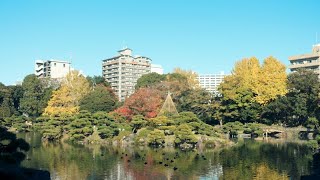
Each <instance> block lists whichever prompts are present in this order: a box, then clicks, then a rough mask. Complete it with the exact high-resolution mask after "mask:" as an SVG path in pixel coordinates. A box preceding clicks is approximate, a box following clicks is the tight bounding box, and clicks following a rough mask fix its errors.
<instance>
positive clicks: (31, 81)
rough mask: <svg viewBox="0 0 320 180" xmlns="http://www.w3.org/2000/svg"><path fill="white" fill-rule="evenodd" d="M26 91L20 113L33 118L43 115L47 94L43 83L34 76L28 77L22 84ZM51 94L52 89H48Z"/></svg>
mask: <svg viewBox="0 0 320 180" xmlns="http://www.w3.org/2000/svg"><path fill="white" fill-rule="evenodd" d="M22 88H23V91H24V94H23V97H22V98H21V100H20V111H21V112H22V113H24V114H26V115H28V116H31V117H38V116H40V115H41V114H42V112H43V110H44V108H45V107H46V104H47V102H46V100H47V99H46V98H44V97H47V93H45V89H46V88H45V87H43V84H42V83H41V81H40V80H39V79H38V78H37V77H36V76H35V75H34V74H30V75H28V76H26V77H25V78H24V80H23V82H22ZM48 93H49V94H50V89H48Z"/></svg>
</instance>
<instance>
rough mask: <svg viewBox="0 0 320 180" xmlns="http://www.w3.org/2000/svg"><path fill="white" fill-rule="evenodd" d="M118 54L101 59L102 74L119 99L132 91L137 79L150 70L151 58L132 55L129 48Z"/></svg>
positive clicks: (121, 99) (127, 95)
mask: <svg viewBox="0 0 320 180" xmlns="http://www.w3.org/2000/svg"><path fill="white" fill-rule="evenodd" d="M118 53H119V54H118V55H117V56H115V57H112V58H108V59H105V60H103V62H102V75H103V77H104V78H105V79H106V81H108V82H109V83H110V84H111V87H112V89H113V90H114V91H115V93H116V95H117V96H118V98H119V101H124V100H125V98H127V97H129V96H130V95H131V94H133V93H134V90H135V85H136V83H137V80H138V79H139V78H140V77H141V76H142V75H144V74H148V73H150V72H151V59H150V58H148V57H145V56H133V55H132V50H131V49H129V48H125V49H122V50H120V51H118Z"/></svg>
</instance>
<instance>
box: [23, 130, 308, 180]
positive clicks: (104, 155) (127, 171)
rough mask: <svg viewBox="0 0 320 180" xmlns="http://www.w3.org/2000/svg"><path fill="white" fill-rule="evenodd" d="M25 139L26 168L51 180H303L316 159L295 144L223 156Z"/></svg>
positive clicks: (257, 145)
mask: <svg viewBox="0 0 320 180" xmlns="http://www.w3.org/2000/svg"><path fill="white" fill-rule="evenodd" d="M29 135H30V133H29ZM26 137H27V138H26V139H28V141H29V140H30V141H32V142H33V143H34V144H36V146H37V147H32V148H31V150H30V151H29V152H28V157H30V158H31V160H29V161H24V162H23V163H22V164H23V165H24V166H28V167H35V168H38V169H40V168H42V169H47V170H50V172H53V173H52V175H51V176H52V178H53V179H142V180H143V179H150V178H154V177H156V179H201V178H207V179H218V178H219V179H254V178H257V177H261V178H264V177H273V178H274V179H277V178H283V179H286V178H287V177H288V175H290V177H292V179H299V178H300V176H301V175H307V174H311V173H312V172H311V170H310V163H311V161H312V154H311V153H310V152H309V151H308V150H307V148H306V147H305V146H303V145H298V144H293V143H287V144H278V145H277V144H266V143H263V142H256V141H254V142H251V141H249V142H245V143H239V145H237V146H235V147H231V148H228V149H223V150H203V151H189V152H183V151H180V150H175V149H173V148H172V149H170V148H164V149H152V148H148V147H144V148H137V147H135V148H128V149H124V148H121V147H120V148H116V147H113V146H111V147H108V148H104V147H100V146H97V145H89V146H88V147H86V146H82V145H70V144H68V143H55V144H53V143H48V144H42V143H38V141H35V140H33V135H32V136H30V137H29V136H26ZM38 139H39V141H40V139H41V138H40V137H38ZM34 144H33V146H34ZM165 164H167V166H165ZM174 167H176V168H177V169H174ZM267 174H268V175H269V176H267Z"/></svg>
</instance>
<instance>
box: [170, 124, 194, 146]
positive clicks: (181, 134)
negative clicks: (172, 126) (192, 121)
mask: <svg viewBox="0 0 320 180" xmlns="http://www.w3.org/2000/svg"><path fill="white" fill-rule="evenodd" d="M174 135H175V137H176V139H175V140H174V142H175V143H176V145H180V144H183V143H187V144H192V145H194V144H196V143H197V139H196V137H195V135H194V134H193V133H192V130H191V127H190V126H188V125H187V124H181V125H179V126H178V127H177V129H176V131H175V132H174Z"/></svg>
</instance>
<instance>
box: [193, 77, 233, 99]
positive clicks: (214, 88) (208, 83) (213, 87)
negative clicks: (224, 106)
mask: <svg viewBox="0 0 320 180" xmlns="http://www.w3.org/2000/svg"><path fill="white" fill-rule="evenodd" d="M225 76H227V75H225V74H224V72H221V73H219V74H200V75H199V76H198V81H199V85H200V87H201V88H204V89H206V90H207V91H209V92H211V93H213V94H215V95H218V94H219V92H218V86H219V85H220V84H221V82H223V78H224V77H225Z"/></svg>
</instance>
